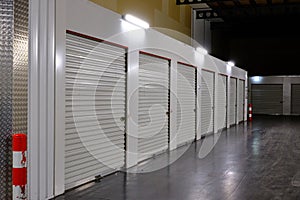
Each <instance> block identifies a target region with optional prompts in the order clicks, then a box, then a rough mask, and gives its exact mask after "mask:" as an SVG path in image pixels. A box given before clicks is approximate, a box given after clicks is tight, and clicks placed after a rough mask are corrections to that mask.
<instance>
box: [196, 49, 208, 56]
mask: <svg viewBox="0 0 300 200" xmlns="http://www.w3.org/2000/svg"><path fill="white" fill-rule="evenodd" d="M196 51H198V52H199V53H202V54H204V55H206V54H207V53H208V52H207V50H206V49H204V48H201V47H197V48H196Z"/></svg>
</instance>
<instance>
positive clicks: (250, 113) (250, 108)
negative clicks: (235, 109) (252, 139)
mask: <svg viewBox="0 0 300 200" xmlns="http://www.w3.org/2000/svg"><path fill="white" fill-rule="evenodd" d="M248 120H249V121H250V122H251V121H252V104H251V103H250V104H249V118H248Z"/></svg>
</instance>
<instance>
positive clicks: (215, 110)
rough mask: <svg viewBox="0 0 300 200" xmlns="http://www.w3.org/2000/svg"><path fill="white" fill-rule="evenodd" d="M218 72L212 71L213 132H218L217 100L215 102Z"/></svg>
mask: <svg viewBox="0 0 300 200" xmlns="http://www.w3.org/2000/svg"><path fill="white" fill-rule="evenodd" d="M218 84H219V83H218V73H214V133H217V132H218V123H219V122H218V117H217V116H218V109H217V106H218V102H217V99H218V97H217V95H218V92H217V91H218V88H217V85H218Z"/></svg>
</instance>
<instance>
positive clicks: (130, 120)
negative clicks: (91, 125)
mask: <svg viewBox="0 0 300 200" xmlns="http://www.w3.org/2000/svg"><path fill="white" fill-rule="evenodd" d="M129 50H130V49H129ZM127 67H128V68H127V120H126V123H127V125H126V129H127V130H126V151H127V152H126V168H130V167H133V166H135V165H136V164H137V163H138V154H137V153H138V105H139V91H138V89H139V51H132V52H131V51H129V52H128V61H127Z"/></svg>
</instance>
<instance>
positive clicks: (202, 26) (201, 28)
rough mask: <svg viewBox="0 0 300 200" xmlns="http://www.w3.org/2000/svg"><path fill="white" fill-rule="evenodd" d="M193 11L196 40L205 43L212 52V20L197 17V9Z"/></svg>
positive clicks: (205, 46) (204, 45) (193, 27)
mask: <svg viewBox="0 0 300 200" xmlns="http://www.w3.org/2000/svg"><path fill="white" fill-rule="evenodd" d="M193 13H194V14H193V24H192V31H193V32H192V37H193V39H194V40H195V41H196V42H198V43H199V44H201V45H203V47H204V48H205V49H206V50H207V51H208V52H211V30H210V22H209V21H207V20H205V19H196V14H195V11H193ZM194 45H196V44H194Z"/></svg>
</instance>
